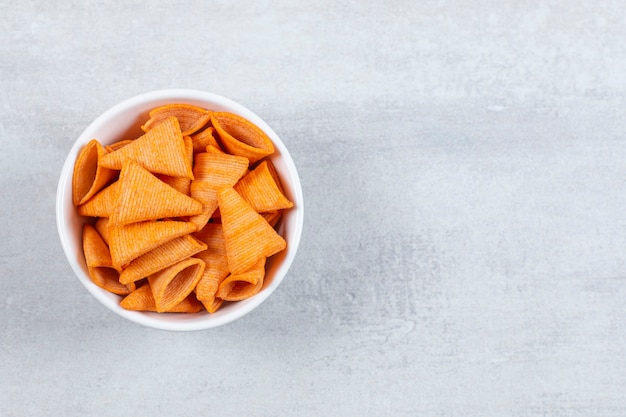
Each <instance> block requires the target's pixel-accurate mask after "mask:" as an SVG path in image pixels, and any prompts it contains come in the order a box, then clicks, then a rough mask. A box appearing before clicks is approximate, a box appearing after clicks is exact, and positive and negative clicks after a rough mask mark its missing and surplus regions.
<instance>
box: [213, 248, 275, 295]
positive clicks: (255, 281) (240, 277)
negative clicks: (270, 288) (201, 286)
mask: <svg viewBox="0 0 626 417" xmlns="http://www.w3.org/2000/svg"><path fill="white" fill-rule="evenodd" d="M264 277H265V258H261V259H260V260H259V261H258V262H257V263H256V264H255V265H254V266H252V268H250V269H249V270H248V271H246V272H243V273H241V274H230V275H229V276H228V277H226V279H225V280H224V281H222V282H221V283H220V286H219V289H218V290H217V294H216V296H217V297H219V298H221V299H222V300H224V301H241V300H245V299H246V298H250V297H252V296H253V295H256V294H257V293H258V292H259V291H260V290H261V287H263V278H264Z"/></svg>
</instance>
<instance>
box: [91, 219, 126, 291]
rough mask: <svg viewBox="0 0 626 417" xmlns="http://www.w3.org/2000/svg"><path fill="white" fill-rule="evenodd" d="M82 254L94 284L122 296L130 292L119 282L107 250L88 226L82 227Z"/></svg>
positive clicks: (104, 244)
mask: <svg viewBox="0 0 626 417" xmlns="http://www.w3.org/2000/svg"><path fill="white" fill-rule="evenodd" d="M83 252H84V254H85V262H86V263H87V270H88V272H89V276H90V277H91V280H92V281H93V282H94V284H96V285H97V286H98V287H100V288H103V289H105V290H107V291H110V292H112V293H114V294H120V295H123V294H128V293H129V292H130V291H131V288H130V287H129V286H126V285H124V284H121V283H120V282H119V272H118V270H117V269H116V268H115V267H114V266H113V262H112V260H111V254H110V253H109V248H107V246H106V243H104V241H103V240H102V237H100V235H99V234H98V232H97V231H96V229H94V227H93V226H91V225H90V224H85V225H84V226H83ZM132 289H134V285H132Z"/></svg>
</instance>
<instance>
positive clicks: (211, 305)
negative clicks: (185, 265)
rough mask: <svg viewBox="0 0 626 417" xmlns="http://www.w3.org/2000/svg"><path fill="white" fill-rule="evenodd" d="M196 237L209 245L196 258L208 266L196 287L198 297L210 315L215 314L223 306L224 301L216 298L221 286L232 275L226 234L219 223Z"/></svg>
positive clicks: (208, 225) (203, 230)
mask: <svg viewBox="0 0 626 417" xmlns="http://www.w3.org/2000/svg"><path fill="white" fill-rule="evenodd" d="M194 236H195V237H197V238H198V239H199V240H200V241H201V242H204V243H205V244H206V245H207V249H206V250H204V251H202V252H200V253H198V254H197V255H196V258H199V259H202V260H203V261H204V263H205V264H206V268H205V269H204V274H203V275H202V278H200V281H198V285H197V286H196V296H197V297H198V300H200V301H201V302H202V304H204V307H205V308H206V309H207V311H208V312H209V313H214V312H215V311H217V310H218V309H219V308H220V306H221V305H222V299H221V298H218V297H216V295H215V294H216V293H217V290H218V288H219V285H220V284H221V283H222V281H223V280H224V278H226V277H227V276H228V274H229V273H230V272H229V270H228V260H227V258H226V242H225V241H224V232H223V231H222V225H221V224H219V223H209V224H207V225H206V226H205V227H204V228H202V230H200V231H198V232H195V233H194Z"/></svg>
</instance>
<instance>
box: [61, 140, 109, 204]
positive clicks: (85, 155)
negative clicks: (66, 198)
mask: <svg viewBox="0 0 626 417" xmlns="http://www.w3.org/2000/svg"><path fill="white" fill-rule="evenodd" d="M106 154H107V151H106V149H104V147H102V145H101V144H100V142H98V141H97V140H96V139H92V140H90V141H89V143H87V145H85V146H84V147H83V148H82V149H81V150H80V152H79V153H78V157H77V158H76V164H75V165H74V173H73V175H72V201H73V203H74V205H75V206H78V205H80V204H83V203H85V202H86V201H87V200H89V199H90V198H91V197H92V196H93V195H95V194H96V193H97V192H98V191H100V190H101V189H102V188H104V186H106V185H107V184H108V183H109V182H110V181H112V180H113V178H115V176H116V175H117V171H114V170H111V169H108V168H105V167H103V166H101V165H100V161H101V159H102V158H103V157H104V156H105V155H106Z"/></svg>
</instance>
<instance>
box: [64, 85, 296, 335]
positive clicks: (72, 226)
mask: <svg viewBox="0 0 626 417" xmlns="http://www.w3.org/2000/svg"><path fill="white" fill-rule="evenodd" d="M168 103H186V104H193V105H197V106H201V107H204V108H208V109H211V110H215V111H228V112H232V113H235V114H238V115H240V116H242V117H245V118H247V119H248V120H250V121H251V122H252V123H254V124H256V125H257V126H259V127H260V128H261V129H262V130H263V131H265V132H266V133H267V135H268V136H269V137H270V138H271V139H272V141H273V143H274V146H275V148H276V151H275V153H274V154H273V155H272V156H271V160H272V163H273V164H274V165H275V167H276V171H277V172H278V174H279V175H280V178H281V182H282V185H283V188H284V190H285V194H286V195H287V197H288V198H289V199H290V200H291V201H293V202H294V207H293V208H292V209H290V210H287V211H286V212H285V214H284V216H283V218H282V220H281V222H280V225H279V228H278V232H279V233H280V234H281V235H282V236H283V237H284V238H285V240H286V241H287V248H286V249H285V250H284V251H283V252H281V253H279V254H276V255H274V256H273V257H271V258H270V259H269V260H268V263H267V273H266V278H265V283H264V286H263V288H262V290H261V291H260V292H259V293H258V294H257V295H255V296H254V297H252V298H250V299H247V300H243V301H238V302H233V303H224V305H223V306H222V307H221V308H220V309H219V310H218V311H217V312H215V313H213V314H209V313H208V312H206V311H204V312H201V313H195V314H180V313H178V314H177V313H167V314H159V313H152V312H138V311H128V310H125V309H123V308H122V307H120V306H119V301H120V298H121V297H120V296H118V295H115V294H112V293H109V292H108V291H106V290H103V289H101V288H100V287H98V286H96V285H95V284H94V283H93V282H92V281H91V278H90V277H89V275H88V272H87V267H86V265H85V258H84V255H83V251H82V226H83V224H84V223H85V222H86V221H87V219H85V218H83V217H81V216H79V215H78V213H77V211H76V209H75V207H74V205H73V204H72V174H73V169H74V163H75V161H76V157H77V155H78V152H79V151H80V149H81V148H82V147H83V146H84V145H85V144H87V143H88V142H89V141H90V140H91V139H93V138H96V139H98V140H99V141H100V142H101V143H102V144H104V145H108V144H111V143H113V142H116V141H118V140H121V139H124V138H137V137H139V136H140V135H141V134H142V133H143V132H142V131H141V129H140V126H141V124H142V123H144V122H145V121H146V120H147V119H148V112H149V111H150V110H151V109H153V108H154V107H158V106H161V105H164V104H168ZM302 204H303V201H302V188H301V185H300V180H299V177H298V173H297V170H296V167H295V165H294V163H293V160H292V158H291V155H290V154H289V151H288V150H287V148H286V147H285V145H284V143H283V142H282V140H281V139H280V138H279V137H278V135H277V134H276V133H275V132H274V131H273V130H272V129H271V128H270V127H269V126H268V125H267V124H266V123H265V122H264V121H263V120H261V118H260V117H259V116H257V115H256V114H254V113H253V112H252V111H250V110H248V109H247V108H245V107H244V106H242V105H240V104H238V103H236V102H234V101H232V100H229V99H227V98H224V97H222V96H219V95H216V94H212V93H208V92H204V91H197V90H160V91H155V92H151V93H146V94H142V95H139V96H136V97H133V98H130V99H128V100H126V101H124V102H122V103H120V104H118V105H116V106H114V107H112V108H111V109H109V110H108V111H106V112H105V113H103V114H102V115H101V116H100V117H98V118H97V119H96V120H94V122H93V123H91V124H90V125H89V126H88V127H87V128H86V129H85V130H84V131H83V133H82V134H81V135H80V136H79V138H78V140H77V141H76V142H75V143H74V145H73V146H72V148H71V150H70V152H69V154H68V156H67V159H66V160H65V164H64V165H63V169H62V171H61V176H60V179H59V184H58V189H57V201H56V215H57V228H58V232H59V237H60V239H61V245H62V246H63V250H64V252H65V255H66V257H67V259H68V261H69V263H70V265H71V267H72V269H73V270H74V272H75V273H76V275H77V277H78V279H79V280H80V281H81V282H82V283H83V285H84V286H85V287H86V288H87V290H88V291H89V292H90V293H91V294H93V296H94V297H96V299H98V300H99V301H100V302H101V303H102V304H104V305H105V306H106V307H108V308H109V309H111V310H112V311H114V312H115V313H117V314H119V315H120V316H122V317H125V318H127V319H129V320H131V321H133V322H136V323H139V324H142V325H145V326H148V327H153V328H158V329H163V330H181V331H187V330H202V329H207V328H211V327H216V326H220V325H223V324H226V323H229V322H231V321H233V320H235V319H237V318H240V317H242V316H244V315H245V314H247V313H249V312H250V311H252V310H253V309H254V308H256V307H257V306H259V305H260V304H261V303H262V302H263V301H265V299H267V297H268V296H269V295H270V294H271V293H272V292H273V291H274V290H275V289H276V288H277V287H278V285H279V284H280V282H281V281H282V279H283V278H284V276H285V274H286V273H287V271H288V270H289V267H290V266H291V263H292V262H293V259H294V257H295V254H296V251H297V249H298V245H299V243H300V236H301V233H302V226H303V205H302Z"/></svg>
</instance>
